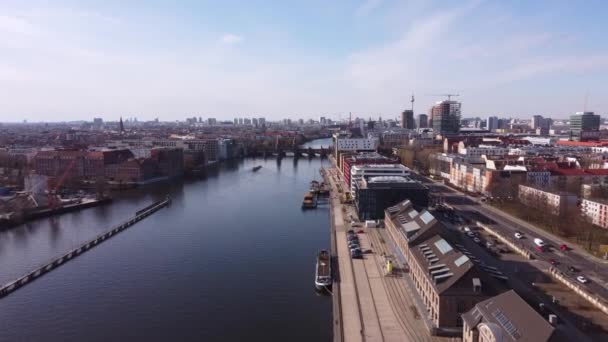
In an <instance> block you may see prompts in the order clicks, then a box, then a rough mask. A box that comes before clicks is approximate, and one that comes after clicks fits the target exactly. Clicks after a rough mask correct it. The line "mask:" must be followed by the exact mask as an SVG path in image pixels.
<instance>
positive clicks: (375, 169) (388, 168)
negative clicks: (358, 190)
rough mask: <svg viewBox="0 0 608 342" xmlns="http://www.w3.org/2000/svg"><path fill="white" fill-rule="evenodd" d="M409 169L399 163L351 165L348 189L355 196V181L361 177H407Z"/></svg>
mask: <svg viewBox="0 0 608 342" xmlns="http://www.w3.org/2000/svg"><path fill="white" fill-rule="evenodd" d="M410 174H411V170H410V169H409V168H407V167H405V166H404V165H401V164H362V165H353V166H352V167H351V171H350V191H351V194H352V195H353V197H355V183H356V182H357V181H359V180H362V179H364V178H365V179H368V178H370V177H377V176H402V177H407V176H409V175H410Z"/></svg>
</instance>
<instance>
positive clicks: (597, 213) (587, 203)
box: [581, 198, 608, 229]
mask: <svg viewBox="0 0 608 342" xmlns="http://www.w3.org/2000/svg"><path fill="white" fill-rule="evenodd" d="M581 212H582V214H583V216H585V217H587V218H588V219H589V221H591V223H593V224H594V225H596V226H600V227H602V228H607V229H608V201H606V200H605V199H600V198H583V199H582V201H581Z"/></svg>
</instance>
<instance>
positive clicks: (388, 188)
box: [355, 176, 429, 220]
mask: <svg viewBox="0 0 608 342" xmlns="http://www.w3.org/2000/svg"><path fill="white" fill-rule="evenodd" d="M406 199H407V200H410V201H411V202H412V203H414V204H415V205H417V206H420V207H426V206H427V205H428V200H429V188H427V187H426V186H424V185H422V184H421V183H420V182H417V181H415V180H413V179H411V178H409V177H403V176H376V177H369V178H365V177H363V178H361V179H359V180H358V181H356V182H355V206H356V208H357V213H358V215H359V219H361V220H379V219H383V218H384V209H386V208H387V207H389V206H393V205H395V204H397V203H399V202H402V201H404V200H406Z"/></svg>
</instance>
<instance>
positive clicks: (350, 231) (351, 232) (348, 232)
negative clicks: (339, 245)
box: [346, 229, 355, 235]
mask: <svg viewBox="0 0 608 342" xmlns="http://www.w3.org/2000/svg"><path fill="white" fill-rule="evenodd" d="M346 234H348V235H353V234H355V231H354V230H352V229H349V230H348V231H347V232H346Z"/></svg>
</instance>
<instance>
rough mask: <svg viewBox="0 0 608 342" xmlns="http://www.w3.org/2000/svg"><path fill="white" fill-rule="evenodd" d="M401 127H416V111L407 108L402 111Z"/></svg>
mask: <svg viewBox="0 0 608 342" xmlns="http://www.w3.org/2000/svg"><path fill="white" fill-rule="evenodd" d="M401 128H407V129H415V128H416V124H415V123H414V111H413V110H411V109H406V110H404V111H403V112H402V113H401Z"/></svg>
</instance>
